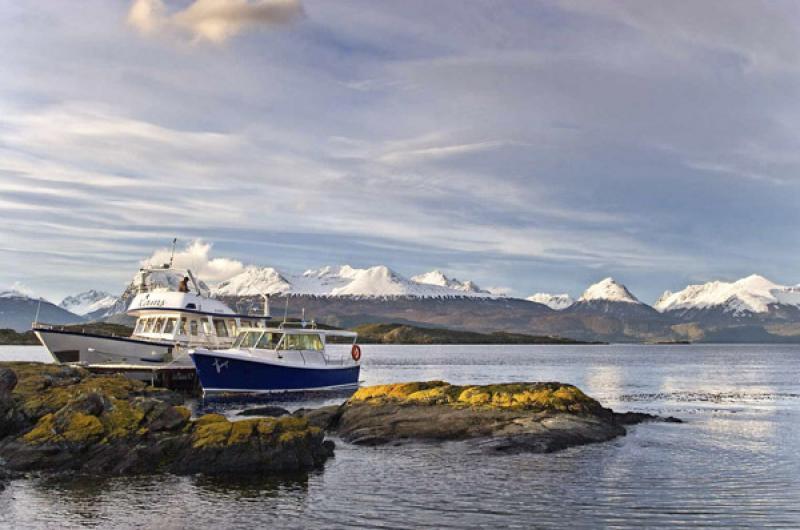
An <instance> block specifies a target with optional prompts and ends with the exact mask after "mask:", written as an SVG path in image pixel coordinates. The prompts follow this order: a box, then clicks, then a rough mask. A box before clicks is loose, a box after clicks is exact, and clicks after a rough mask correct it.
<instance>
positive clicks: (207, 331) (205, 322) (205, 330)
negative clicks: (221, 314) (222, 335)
mask: <svg viewBox="0 0 800 530" xmlns="http://www.w3.org/2000/svg"><path fill="white" fill-rule="evenodd" d="M203 334H204V335H212V332H211V322H209V321H208V320H203Z"/></svg>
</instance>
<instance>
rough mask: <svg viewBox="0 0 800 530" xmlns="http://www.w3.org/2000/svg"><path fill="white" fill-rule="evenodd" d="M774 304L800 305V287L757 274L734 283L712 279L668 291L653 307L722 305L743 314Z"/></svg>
mask: <svg viewBox="0 0 800 530" xmlns="http://www.w3.org/2000/svg"><path fill="white" fill-rule="evenodd" d="M771 304H786V305H800V289H798V288H797V287H786V286H783V285H778V284H776V283H773V282H771V281H770V280H768V279H766V278H764V277H763V276H760V275H758V274H751V275H750V276H748V277H746V278H742V279H741V280H737V281H735V282H722V281H713V282H708V283H704V284H695V285H689V286H687V287H686V288H685V289H683V290H681V291H678V292H677V293H673V292H670V291H666V292H665V293H664V294H663V295H661V297H660V298H659V299H658V301H657V302H656V303H655V305H654V307H655V308H656V309H657V310H659V311H661V312H662V313H663V312H665V311H681V310H689V309H708V308H711V307H719V308H722V310H723V311H725V312H728V313H733V314H734V315H741V314H743V313H745V312H750V313H766V312H767V311H769V306H770V305H771Z"/></svg>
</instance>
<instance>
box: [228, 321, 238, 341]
mask: <svg viewBox="0 0 800 530" xmlns="http://www.w3.org/2000/svg"><path fill="white" fill-rule="evenodd" d="M228 332H229V333H230V334H231V337H235V336H236V334H237V333H239V330H238V329H236V321H235V320H228Z"/></svg>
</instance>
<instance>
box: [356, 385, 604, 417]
mask: <svg viewBox="0 0 800 530" xmlns="http://www.w3.org/2000/svg"><path fill="white" fill-rule="evenodd" d="M350 402H351V403H354V402H366V403H372V404H383V403H387V402H395V403H399V404H410V405H453V406H470V407H492V408H501V409H532V410H542V411H545V410H548V411H561V412H585V411H589V410H594V409H596V408H597V407H599V406H600V405H599V403H597V401H595V400H594V399H592V398H590V397H588V396H587V395H586V394H584V393H583V392H581V391H580V390H579V389H578V388H576V387H574V386H572V385H562V384H559V383H507V384H498V385H474V386H457V385H450V384H448V383H445V382H443V381H428V382H421V383H398V384H393V385H378V386H372V387H365V388H361V389H359V390H358V391H357V392H356V393H355V394H354V395H353V396H352V398H351V399H350Z"/></svg>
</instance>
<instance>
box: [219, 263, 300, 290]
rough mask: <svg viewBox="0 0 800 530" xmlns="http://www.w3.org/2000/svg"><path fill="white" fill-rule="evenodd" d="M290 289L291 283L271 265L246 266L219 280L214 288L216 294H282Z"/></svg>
mask: <svg viewBox="0 0 800 530" xmlns="http://www.w3.org/2000/svg"><path fill="white" fill-rule="evenodd" d="M291 290H292V284H291V283H289V281H288V280H287V279H286V278H284V277H283V275H281V273H280V272H278V271H277V270H275V269H273V268H272V267H247V268H246V269H245V270H244V271H243V272H241V273H239V274H237V275H236V276H234V277H233V278H230V279H228V280H225V281H223V282H220V284H219V285H217V287H216V289H214V294H215V295H218V296H258V295H261V294H283V293H288V292H290V291H291Z"/></svg>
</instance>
